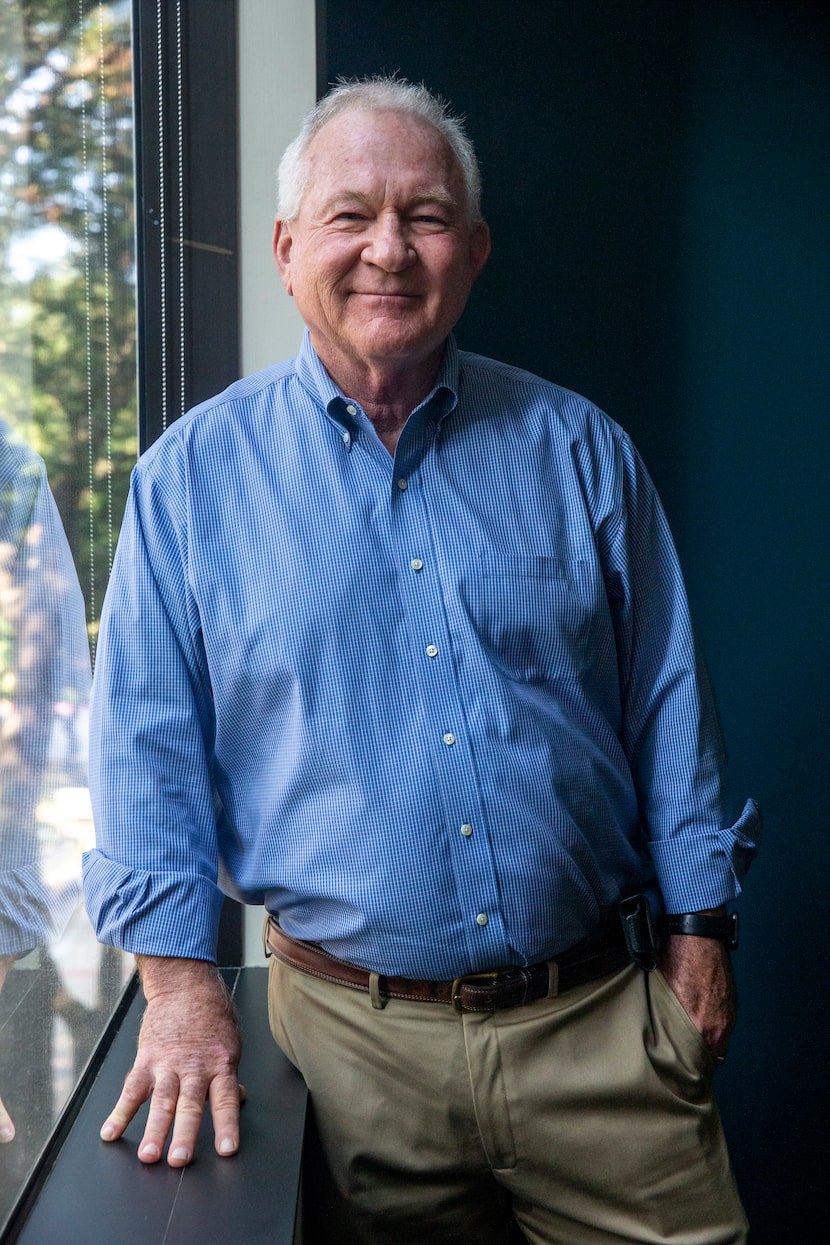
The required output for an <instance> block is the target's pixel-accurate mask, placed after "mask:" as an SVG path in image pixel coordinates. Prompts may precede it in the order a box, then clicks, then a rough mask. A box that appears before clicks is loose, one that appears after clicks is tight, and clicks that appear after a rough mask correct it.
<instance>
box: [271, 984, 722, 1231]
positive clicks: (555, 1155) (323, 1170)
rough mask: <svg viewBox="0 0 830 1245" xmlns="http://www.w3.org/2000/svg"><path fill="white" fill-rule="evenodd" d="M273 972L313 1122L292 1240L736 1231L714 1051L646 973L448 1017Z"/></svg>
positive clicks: (281, 1019) (281, 1038) (277, 1026)
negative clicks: (300, 1234) (313, 1154)
mask: <svg viewBox="0 0 830 1245" xmlns="http://www.w3.org/2000/svg"><path fill="white" fill-rule="evenodd" d="M270 972H271V976H270V986H269V1014H270V1020H271V1028H272V1031H273V1033H274V1036H275V1038H276V1040H277V1042H278V1043H279V1045H280V1046H281V1048H282V1049H283V1051H284V1052H285V1054H286V1055H287V1056H288V1058H289V1059H290V1060H292V1062H293V1063H294V1064H295V1065H296V1066H297V1067H298V1068H299V1069H300V1071H301V1072H302V1074H303V1076H304V1077H305V1080H306V1083H307V1084H308V1087H309V1090H310V1095H311V1102H312V1108H313V1112H314V1119H315V1123H316V1129H317V1136H318V1140H319V1151H320V1154H319V1162H313V1163H309V1164H308V1165H307V1169H306V1171H305V1172H304V1181H305V1194H306V1196H305V1200H304V1214H305V1224H306V1236H305V1239H306V1242H307V1245H318V1242H325V1243H326V1245H339V1243H340V1242H342V1243H344V1245H352V1243H358V1242H360V1243H361V1245H385V1243H387V1242H388V1243H389V1245H445V1243H446V1245H449V1243H450V1242H459V1243H463V1242H469V1243H470V1245H496V1243H498V1245H503V1243H504V1242H507V1241H511V1240H514V1239H519V1240H520V1239H521V1236H520V1235H519V1234H518V1233H517V1231H516V1227H515V1224H514V1222H513V1220H514V1217H515V1221H516V1223H518V1225H519V1227H520V1228H521V1232H522V1233H523V1234H524V1237H526V1238H527V1240H528V1241H530V1242H533V1243H534V1245H542V1243H544V1245H554V1242H555V1243H556V1245H600V1242H602V1243H604V1245H610V1243H611V1242H643V1243H646V1242H649V1243H651V1242H672V1243H673V1245H740V1243H742V1242H744V1241H745V1240H746V1220H745V1217H744V1213H743V1210H742V1207H741V1204H740V1201H739V1199H738V1194H737V1191H736V1188H735V1184H734V1180H733V1177H732V1172H731V1170H730V1165H729V1158H728V1155H727V1151H726V1145H725V1141H724V1137H723V1133H722V1130H721V1125H720V1120H719V1116H718V1112H717V1107H716V1106H715V1102H714V1099H713V1096H712V1086H711V1079H712V1072H713V1070H714V1068H713V1063H712V1060H711V1058H710V1056H709V1054H708V1052H707V1050H706V1048H705V1046H704V1044H703V1042H702V1039H701V1038H700V1035H699V1034H698V1032H697V1030H696V1029H695V1027H694V1025H693V1024H692V1022H691V1020H690V1019H689V1018H688V1016H687V1015H686V1013H685V1011H684V1010H683V1008H682V1007H681V1005H680V1003H679V1001H678V1000H677V998H676V997H675V995H674V994H673V992H672V991H671V989H670V988H669V986H668V985H667V983H666V981H665V980H664V978H663V977H662V976H661V975H660V973H659V972H656V973H653V974H651V975H648V976H647V975H646V974H644V973H642V972H641V971H640V970H639V969H637V968H635V967H633V966H631V967H629V968H625V969H623V970H622V971H621V972H619V973H615V974H613V975H612V976H610V977H605V978H602V979H600V980H599V981H595V982H590V983H589V984H587V985H585V986H580V987H577V988H576V989H574V990H570V991H568V992H567V993H565V994H563V995H562V996H561V997H559V998H556V999H542V1000H539V1001H538V1002H536V1003H532V1004H529V1005H528V1006H526V1007H517V1008H514V1009H512V1010H509V1011H504V1012H497V1013H494V1014H488V1015H463V1016H462V1015H459V1014H457V1013H456V1012H455V1011H453V1009H452V1008H451V1007H449V1006H445V1005H442V1004H430V1003H411V1002H399V1001H396V1000H390V1001H389V1002H388V1003H387V1004H386V1006H385V1007H384V1008H383V1009H382V1010H380V1009H375V1008H373V1007H372V1004H371V1001H370V999H369V996H368V995H366V994H362V993H360V992H359V991H355V990H350V989H348V988H346V987H343V986H338V985H332V984H330V983H329V982H325V981H319V980H317V979H315V978H312V977H308V976H306V975H304V974H302V973H299V972H297V971H295V970H293V969H290V968H287V967H286V966H285V965H283V964H281V963H279V962H278V961H277V960H276V959H272V960H271V965H270ZM514 1233H516V1235H515V1236H514V1235H513V1234H514Z"/></svg>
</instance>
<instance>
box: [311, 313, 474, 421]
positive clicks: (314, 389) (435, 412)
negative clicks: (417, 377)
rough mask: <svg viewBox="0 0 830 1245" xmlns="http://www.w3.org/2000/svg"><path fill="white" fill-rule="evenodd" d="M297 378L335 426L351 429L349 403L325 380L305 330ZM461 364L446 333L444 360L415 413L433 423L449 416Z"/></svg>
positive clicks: (451, 335) (450, 336)
mask: <svg viewBox="0 0 830 1245" xmlns="http://www.w3.org/2000/svg"><path fill="white" fill-rule="evenodd" d="M295 367H296V370H297V377H298V379H299V381H300V384H301V385H302V386H303V388H304V389H305V390H306V392H307V393H308V394H310V396H311V397H312V398H313V399H314V400H315V401H316V402H318V403H319V405H320V406H321V407H322V408H323V409H324V410H325V411H326V412H327V413H328V415H329V416H330V417H331V418H333V419H335V420H337V422H338V423H339V424H346V425H348V426H349V427H353V426H354V419H353V418H352V417H351V416H350V414H349V413H347V408H348V406H349V405H351V403H352V399H351V398H350V396H349V395H348V394H346V393H343V391H342V389H339V388H338V387H337V385H336V384H335V383H334V381H333V380H332V378H331V377H330V376H329V374H328V372H327V371H326V369H325V368H324V367H323V364H322V363H321V362H320V359H319V357H318V355H317V353H316V351H315V349H314V347H313V346H312V344H311V335H310V333H309V331H308V329H306V330H305V333H304V334H303V341H302V345H301V346H300V353H299V354H298V355H297V358H296V360H295ZM460 372H461V362H460V356H459V351H458V345H457V343H456V340H455V337H454V336H453V334H452V333H450V335H449V337H448V338H447V341H446V344H445V347H444V356H443V358H442V360H441V366H440V367H439V369H438V375H437V377H436V378H435V384H434V385H433V387H432V389H431V390H430V392H429V393H428V394H427V396H426V398H424V400H423V402H421V403H420V405H419V406H418V407H417V408H416V409H417V410H429V412H430V414H431V415H432V417H433V418H434V420H435V422H436V423H440V421H441V420H442V419H444V417H445V416H446V415H449V413H450V411H452V410H453V409H454V408H455V406H456V403H457V402H458V389H459V380H460Z"/></svg>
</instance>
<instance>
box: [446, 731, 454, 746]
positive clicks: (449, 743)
mask: <svg viewBox="0 0 830 1245" xmlns="http://www.w3.org/2000/svg"><path fill="white" fill-rule="evenodd" d="M444 743H445V744H446V745H447V747H448V748H451V747H452V745H453V744H454V743H455V735H453V733H452V731H447V733H446V735H445V736H444Z"/></svg>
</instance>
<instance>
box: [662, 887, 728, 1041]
mask: <svg viewBox="0 0 830 1245" xmlns="http://www.w3.org/2000/svg"><path fill="white" fill-rule="evenodd" d="M723 911H724V909H723V908H719V909H710V912H712V913H716V914H717V915H720V914H721V913H722V912H723ZM660 967H661V969H662V970H663V975H664V977H665V978H666V980H667V981H668V983H669V985H670V986H671V988H672V990H673V991H674V993H675V994H676V995H677V997H678V999H679V1000H680V1002H681V1003H682V1004H683V1008H684V1010H685V1011H686V1013H687V1014H688V1016H689V1017H690V1019H691V1020H692V1021H693V1023H694V1024H695V1026H696V1027H697V1029H698V1030H699V1031H700V1033H701V1034H702V1036H703V1040H704V1042H705V1043H706V1045H707V1046H708V1047H709V1050H710V1051H711V1052H712V1054H713V1055H714V1056H715V1058H716V1059H718V1060H721V1059H723V1058H724V1057H725V1055H726V1051H727V1048H728V1046H729V1038H730V1036H731V1034H732V1030H733V1029H734V1027H735V1019H736V1015H737V1001H738V1000H737V991H736V989H735V977H734V974H733V972H732V963H731V961H730V958H729V951H728V949H727V948H726V946H725V945H724V944H723V943H722V942H720V941H719V940H718V939H715V938H699V937H697V936H695V935H691V934H673V935H672V936H671V937H670V938H669V940H668V942H667V944H666V947H665V950H664V952H663V958H662V960H661V963H660Z"/></svg>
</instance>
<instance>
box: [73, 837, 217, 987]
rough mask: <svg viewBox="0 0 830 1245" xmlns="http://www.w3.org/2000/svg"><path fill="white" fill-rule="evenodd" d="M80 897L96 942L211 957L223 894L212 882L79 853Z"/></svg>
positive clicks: (99, 854) (213, 956) (166, 953)
mask: <svg viewBox="0 0 830 1245" xmlns="http://www.w3.org/2000/svg"><path fill="white" fill-rule="evenodd" d="M83 866H84V896H85V899H86V910H87V914H88V915H89V919H90V921H91V922H92V925H93V928H94V929H95V932H96V934H97V936H98V939H99V941H100V942H106V943H109V944H111V945H112V946H114V947H120V948H121V949H122V950H123V951H129V952H130V953H131V954H132V955H158V956H171V957H174V958H176V957H181V958H182V959H190V960H211V961H213V962H215V960H216V940H217V931H218V929H219V916H220V913H221V910H222V903H223V900H224V895H223V894H222V891H221V890H220V889H219V887H218V886H217V885H216V883H215V882H212V881H211V880H210V879H208V878H204V877H199V876H198V875H197V876H194V875H192V874H186V873H171V872H159V873H151V872H148V871H146V870H143V869H132V868H129V867H128V866H126V865H122V864H120V863H119V862H118V861H116V860H111V859H110V858H109V857H108V856H105V855H104V853H103V852H101V851H98V850H95V851H91V852H86V853H84V858H83Z"/></svg>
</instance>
